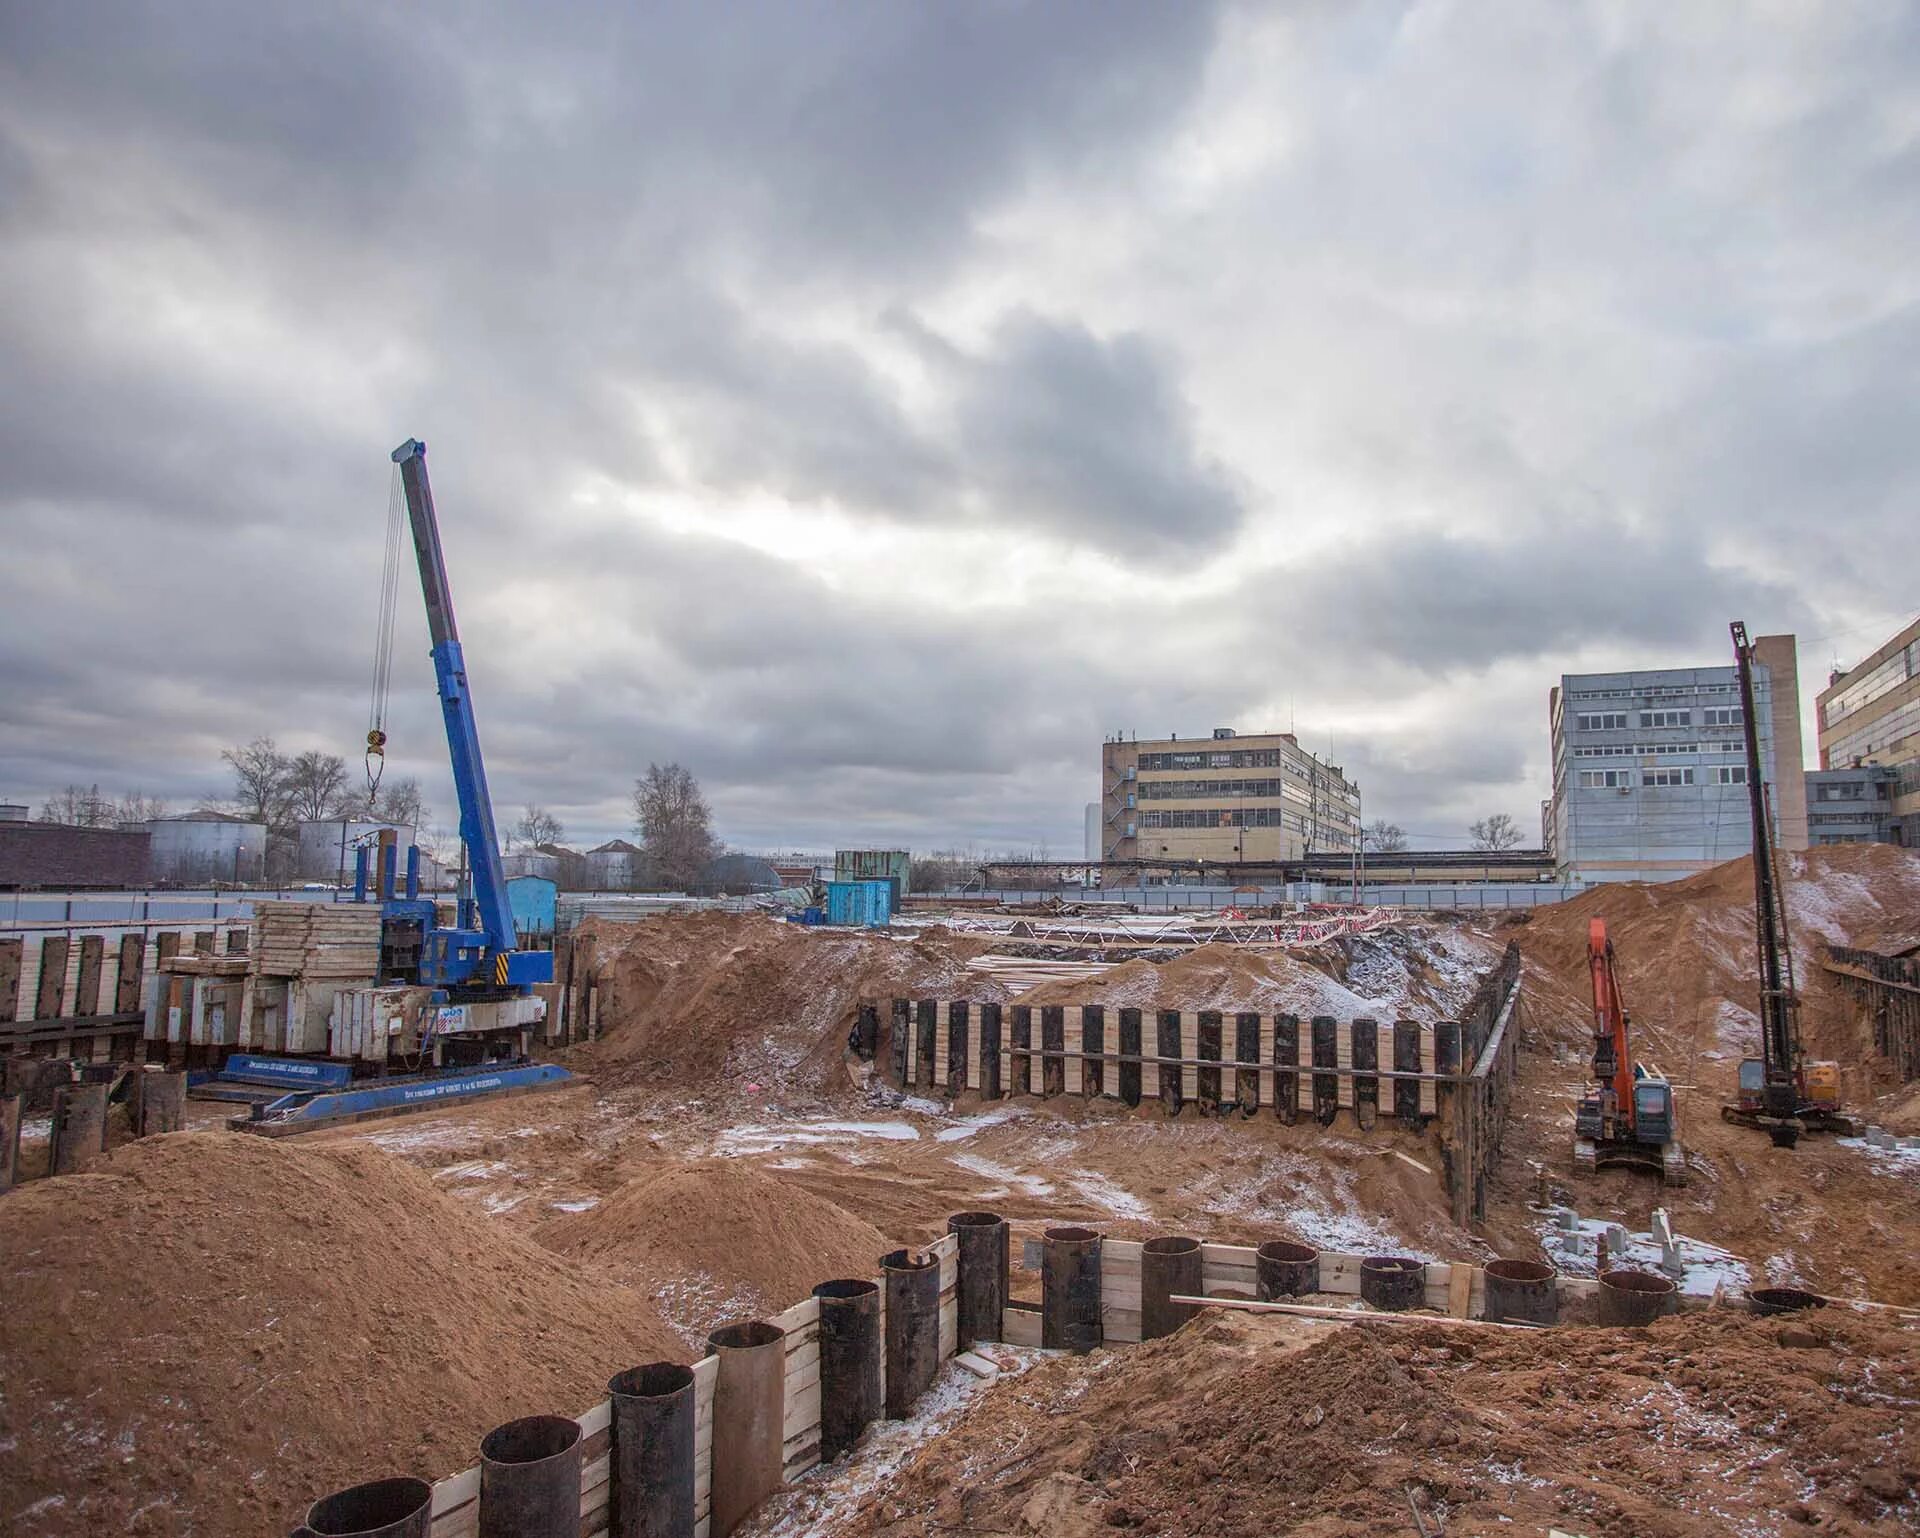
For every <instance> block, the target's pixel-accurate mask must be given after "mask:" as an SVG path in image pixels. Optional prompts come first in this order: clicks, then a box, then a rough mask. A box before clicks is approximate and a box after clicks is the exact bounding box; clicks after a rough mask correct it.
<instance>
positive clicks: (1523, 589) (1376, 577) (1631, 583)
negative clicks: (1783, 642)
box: [1273, 517, 1808, 677]
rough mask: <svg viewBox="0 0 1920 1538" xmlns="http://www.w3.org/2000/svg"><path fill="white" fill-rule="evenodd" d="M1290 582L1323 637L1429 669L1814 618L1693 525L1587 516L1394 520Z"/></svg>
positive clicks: (1308, 621) (1307, 620)
mask: <svg viewBox="0 0 1920 1538" xmlns="http://www.w3.org/2000/svg"><path fill="white" fill-rule="evenodd" d="M1273 585H1275V586H1280V585H1281V579H1278V578H1276V579H1275V581H1274V583H1273ZM1284 586H1285V588H1286V590H1287V591H1288V592H1289V593H1290V594H1291V595H1293V605H1292V607H1293V611H1294V613H1295V615H1296V617H1297V620H1298V622H1299V623H1300V624H1301V625H1302V626H1303V627H1304V628H1306V629H1307V630H1309V631H1310V632H1311V633H1312V634H1314V635H1315V636H1317V637H1319V638H1321V639H1322V640H1324V641H1325V642H1327V643H1330V644H1332V645H1333V646H1335V647H1337V648H1339V649H1340V650H1341V651H1343V652H1345V653H1347V654H1349V655H1351V656H1354V657H1357V658H1360V659H1375V660H1377V659H1386V660H1389V661H1392V662H1394V663H1396V664H1398V665H1400V666H1402V667H1404V668H1406V669H1408V670H1410V671H1411V672H1413V673H1414V674H1417V675H1425V676H1428V677H1431V676H1434V675H1441V674H1448V673H1455V674H1457V673H1463V672H1465V673H1471V672H1478V671H1481V670H1483V669H1485V668H1487V667H1489V666H1491V665H1493V664H1495V663H1499V662H1504V661H1509V660H1512V659H1515V658H1526V657H1538V658H1543V659H1544V658H1552V657H1566V656H1569V655H1571V654H1573V653H1576V652H1578V651H1579V650H1580V649H1581V648H1583V647H1589V646H1600V645H1612V646H1616V647H1630V646H1651V647H1668V648H1673V649H1676V650H1678V649H1681V648H1685V647H1689V646H1691V647H1697V648H1700V649H1702V650H1704V651H1706V652H1707V653H1708V654H1709V655H1712V654H1714V653H1716V652H1717V651H1719V650H1722V649H1724V644H1725V640H1726V626H1727V622H1728V621H1729V620H1731V619H1737V618H1742V617H1745V616H1764V618H1763V619H1760V620H1758V621H1756V624H1757V625H1758V626H1759V627H1760V628H1761V629H1763V630H1765V631H1767V632H1772V631H1776V630H1792V629H1794V628H1796V627H1799V626H1802V625H1803V624H1804V623H1805V621H1806V620H1807V617H1808V616H1807V611H1806V610H1805V608H1804V607H1803V606H1802V605H1801V603H1800V601H1799V599H1798V598H1797V597H1796V596H1795V595H1794V593H1793V592H1792V591H1791V590H1790V589H1788V588H1786V587H1785V586H1783V585H1781V584H1777V583H1773V582H1768V581H1763V580H1760V579H1757V578H1755V577H1753V576H1751V575H1749V574H1747V573H1744V572H1742V571H1740V570H1738V569H1736V568H1732V567H1729V566H1724V565H1719V564H1716V563H1715V562H1714V561H1713V560H1712V559H1711V558H1710V557H1709V555H1708V554H1707V552H1706V551H1705V550H1703V549H1702V548H1701V546H1700V544H1699V542H1698V541H1697V540H1696V539H1695V538H1694V537H1692V536H1691V535H1690V533H1689V532H1688V531H1687V530H1686V529H1685V528H1664V529H1651V530H1648V529H1634V528H1632V527H1631V526H1629V525H1627V524H1626V523H1624V522H1621V521H1618V520H1608V519H1600V518H1593V517H1581V518H1569V519H1567V520H1565V521H1562V522H1558V523H1552V524H1545V525H1541V526H1537V527H1532V528H1522V529H1516V530H1514V531H1512V532H1511V533H1509V534H1507V535H1505V536H1504V537H1501V536H1491V535H1490V536H1483V537H1476V536H1472V535H1456V534H1452V533H1449V532H1447V531H1445V530H1443V529H1431V528H1421V529H1409V530H1401V531H1395V532H1392V533H1389V534H1387V535H1384V536H1382V537H1379V538H1376V539H1373V540H1370V541H1367V542H1365V543H1364V544H1361V545H1359V546H1357V547H1356V548H1353V549H1350V550H1346V551H1342V552H1340V553H1339V554H1336V555H1331V556H1328V557H1325V558H1323V559H1320V560H1317V561H1316V562H1314V563H1313V564H1312V565H1311V566H1309V567H1307V568H1306V569H1305V570H1304V571H1302V572H1300V573H1298V574H1295V573H1287V574H1286V576H1285V579H1284Z"/></svg>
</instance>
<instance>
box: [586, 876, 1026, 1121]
mask: <svg viewBox="0 0 1920 1538" xmlns="http://www.w3.org/2000/svg"><path fill="white" fill-rule="evenodd" d="M583 933H586V934H590V935H591V936H593V940H594V945H595V947H596V957H597V962H596V964H597V966H598V970H599V973H600V977H601V979H602V987H603V989H604V990H605V991H604V993H603V995H602V998H601V1019H602V1021H603V1029H604V1031H605V1034H604V1036H603V1037H602V1039H601V1040H600V1041H598V1042H595V1043H593V1044H592V1045H591V1046H589V1047H587V1048H584V1049H582V1050H581V1051H580V1052H579V1053H577V1054H576V1055H575V1056H576V1058H577V1060H578V1063H579V1066H581V1067H583V1068H584V1069H585V1070H586V1071H588V1072H590V1073H591V1074H592V1075H593V1077H594V1079H595V1080H596V1082H598V1083H599V1084H600V1085H602V1086H603V1087H607V1088H613V1089H654V1090H662V1091H666V1092H668V1093H670V1094H673V1095H676V1096H678V1097H681V1098H687V1097H700V1098H702V1099H707V1100H713V1099H723V1100H724V1099H729V1098H737V1097H739V1096H741V1095H743V1094H745V1093H747V1089H746V1087H747V1085H749V1084H759V1085H761V1086H763V1087H764V1086H772V1087H774V1088H776V1089H777V1090H778V1091H779V1092H780V1093H781V1094H782V1095H783V1096H785V1097H786V1098H787V1099H788V1101H789V1103H792V1102H794V1101H805V1100H806V1099H808V1098H812V1099H815V1100H820V1099H823V1098H825V1097H827V1096H828V1095H830V1094H833V1093H835V1092H837V1091H839V1090H842V1089H844V1087H845V1084H846V1081H845V1079H844V1077H843V1076H841V1067H840V1064H841V1058H842V1054H843V1052H844V1050H845V1047H846V1036H847V1031H848V1028H849V1027H850V1026H851V1025H852V1024H853V1022H854V1019H855V1016H856V1014H857V1012H858V1009H859V1004H860V1001H861V1000H862V999H863V998H887V997H890V996H892V995H894V994H903V995H904V994H912V995H914V996H916V997H925V998H974V999H980V1000H983V1001H984V1000H990V999H1004V998H1006V997H1008V995H1007V992H1006V990H1005V989H1004V988H1003V987H1001V986H1000V985H999V984H997V983H995V982H993V981H992V980H991V979H990V978H986V977H983V976H981V975H980V974H979V973H975V972H969V971H968V970H967V968H966V960H967V958H968V957H969V956H973V955H977V954H979V953H980V952H981V951H983V950H985V949H987V946H988V942H987V941H984V940H975V939H971V938H968V937H963V936H950V935H947V934H945V933H944V932H943V931H939V930H932V931H928V932H927V933H925V934H923V935H921V936H919V937H917V938H915V939H912V940H902V939H896V938H893V937H890V936H886V935H866V934H844V933H834V934H823V933H821V932H819V931H811V930H807V929H804V928H801V927H799V926H797V925H791V924H783V923H778V922H776V921H774V920H772V919H769V918H765V917H763V916H760V915H738V914H719V913H715V914H697V915H685V916H676V917H674V918H672V919H662V920H651V921H648V922H645V923H640V924H611V923H603V922H601V921H598V920H594V921H591V922H590V923H589V925H587V926H584V927H583Z"/></svg>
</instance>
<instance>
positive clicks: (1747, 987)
mask: <svg viewBox="0 0 1920 1538" xmlns="http://www.w3.org/2000/svg"><path fill="white" fill-rule="evenodd" d="M1782 866H1783V868H1782V875H1783V878H1784V881H1785V892H1786V903H1787V925H1788V931H1789V935H1790V938H1791V940H1792V942H1793V954H1794V968H1795V972H1796V980H1797V982H1798V984H1799V988H1800V993H1801V998H1802V1002H1803V1009H1802V1019H1801V1029H1802V1032H1803V1033H1804V1035H1805V1036H1806V1037H1807V1039H1808V1043H1809V1047H1810V1049H1811V1050H1813V1051H1815V1052H1817V1053H1823V1054H1826V1055H1830V1056H1833V1057H1837V1058H1839V1059H1841V1060H1842V1061H1850V1062H1860V1061H1864V1060H1865V1059H1867V1058H1870V1057H1871V1056H1872V1036H1871V1032H1870V1030H1868V1029H1866V1028H1864V1027H1863V1026H1862V1024H1861V1023H1860V1022H1859V1021H1857V1020H1856V1019H1855V1018H1854V1016H1855V1014H1856V1012H1855V1011H1854V1010H1853V1009H1852V1008H1851V1007H1850V1006H1849V1005H1848V1004H1846V1002H1845V1001H1844V999H1843V998H1842V996H1841V995H1840V993H1839V990H1838V989H1837V988H1835V987H1834V985H1833V984H1832V982H1831V980H1830V978H1829V977H1828V975H1827V974H1826V973H1825V972H1823V971H1822V969H1821V966H1820V962H1821V958H1822V956H1823V955H1824V948H1825V946H1826V945H1827V944H1839V945H1854V946H1860V947H1862V948H1865V949H1868V950H1879V949H1895V948H1900V947H1903V946H1905V945H1910V944H1913V943H1916V941H1920V853H1916V852H1914V851H1912V850H1907V849H1897V848H1895V847H1894V846H1892V845H1890V844H1840V845H1834V846H1831V847H1827V848H1821V849H1814V850H1809V851H1808V852H1806V853H1805V854H1795V855H1788V856H1786V857H1784V859H1783V862H1782ZM1595 917H1598V918H1604V919H1605V920H1606V921H1607V928H1608V932H1609V933H1610V935H1611V936H1612V938H1613V943H1614V949H1615V952H1616V954H1617V956H1618V958H1619V964H1620V966H1621V969H1622V974H1623V979H1624V984H1625V990H1626V995H1627V1003H1628V1007H1629V1008H1630V1009H1631V1010H1632V1011H1633V1013H1634V1016H1635V1019H1636V1021H1637V1022H1638V1023H1640V1024H1642V1025H1644V1026H1645V1028H1646V1029H1647V1030H1649V1031H1650V1032H1652V1033H1654V1036H1655V1039H1656V1040H1657V1041H1658V1042H1659V1044H1660V1046H1661V1047H1662V1049H1663V1050H1665V1051H1666V1052H1668V1053H1669V1054H1672V1055H1678V1054H1680V1053H1683V1052H1685V1053H1690V1052H1693V1051H1697V1050H1701V1049H1709V1050H1712V1049H1716V1046H1717V1044H1716V1041H1715V1038H1716V1037H1721V1036H1724V1037H1726V1038H1728V1041H1727V1043H1726V1045H1727V1046H1728V1050H1734V1049H1736V1048H1737V1049H1738V1050H1740V1051H1746V1052H1750V1051H1755V1050H1757V1046H1758V1037H1757V1034H1756V1032H1757V1029H1758V1027H1757V1021H1758V1015H1757V1013H1756V1011H1757V1009H1758V1006H1759V983H1758V979H1757V973H1756V962H1755V960H1754V939H1753V861H1752V858H1751V857H1750V856H1742V857H1741V858H1740V859H1738V860H1730V861H1728V862H1727V863H1726V864H1724V865H1717V866H1715V867H1714V868H1713V869H1712V870H1708V871H1702V872H1700V873H1699V874H1698V875H1694V876H1689V877H1687V878H1686V879H1685V880H1682V881H1672V882H1664V883H1658V884H1654V885H1647V886H1641V885H1631V884H1626V883H1615V884H1609V885H1606V886H1600V887H1595V888H1593V889H1591V890H1589V891H1586V892H1583V893H1581V894H1580V896H1578V897H1576V898H1574V899H1573V900H1572V901H1570V902H1565V903H1559V904H1556V905H1555V906H1553V907H1548V908H1538V909H1535V910H1534V911H1533V914H1532V916H1531V918H1530V920H1529V921H1528V922H1527V923H1525V924H1522V925H1521V926H1519V928H1518V929H1517V931H1516V937H1517V938H1518V939H1519V941H1520V947H1521V950H1522V951H1523V952H1524V953H1525V954H1526V956H1527V958H1528V959H1529V960H1530V961H1533V962H1536V963H1538V964H1540V965H1542V966H1544V967H1545V968H1546V969H1547V970H1548V971H1549V972H1551V973H1552V974H1553V975H1554V976H1555V977H1556V978H1557V979H1558V980H1559V981H1560V982H1562V983H1563V984H1564V985H1565V986H1566V987H1567V988H1568V989H1569V990H1570V991H1571V992H1573V993H1574V994H1576V995H1578V996H1579V997H1581V998H1585V997H1586V996H1587V994H1588V983H1587V960H1586V956H1587V921H1588V920H1589V919H1590V918H1595ZM1858 1088H1859V1089H1860V1091H1862V1092H1864V1090H1865V1084H1864V1082H1863V1083H1862V1084H1861V1085H1860V1086H1858Z"/></svg>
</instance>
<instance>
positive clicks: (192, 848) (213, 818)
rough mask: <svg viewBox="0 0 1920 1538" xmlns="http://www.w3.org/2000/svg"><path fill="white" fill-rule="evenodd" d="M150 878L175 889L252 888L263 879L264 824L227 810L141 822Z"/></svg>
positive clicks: (264, 873)
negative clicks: (218, 885)
mask: <svg viewBox="0 0 1920 1538" xmlns="http://www.w3.org/2000/svg"><path fill="white" fill-rule="evenodd" d="M142 826H143V827H144V828H145V829H146V831H147V834H148V838H149V849H150V852H151V854H152V859H153V879H154V880H155V881H165V882H170V883H172V884H173V885H175V886H204V885H207V884H209V883H214V882H218V883H221V884H228V883H230V884H232V885H234V886H253V885H257V884H258V883H259V882H261V881H263V880H264V879H265V877H266V863H267V826H266V824H265V823H262V822H250V821H248V820H247V819H246V818H245V817H240V816H236V815H234V814H233V813H230V812H209V811H199V812H180V813H178V814H176V815H175V816H172V817H155V818H153V819H152V820H151V821H149V822H146V823H144V824H142Z"/></svg>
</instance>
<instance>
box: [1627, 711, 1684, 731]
mask: <svg viewBox="0 0 1920 1538" xmlns="http://www.w3.org/2000/svg"><path fill="white" fill-rule="evenodd" d="M1640 724H1641V726H1643V727H1646V728H1650V729H1655V730H1658V729H1664V728H1666V727H1670V726H1691V725H1693V712H1692V711H1690V710H1643V711H1641V712H1640Z"/></svg>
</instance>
